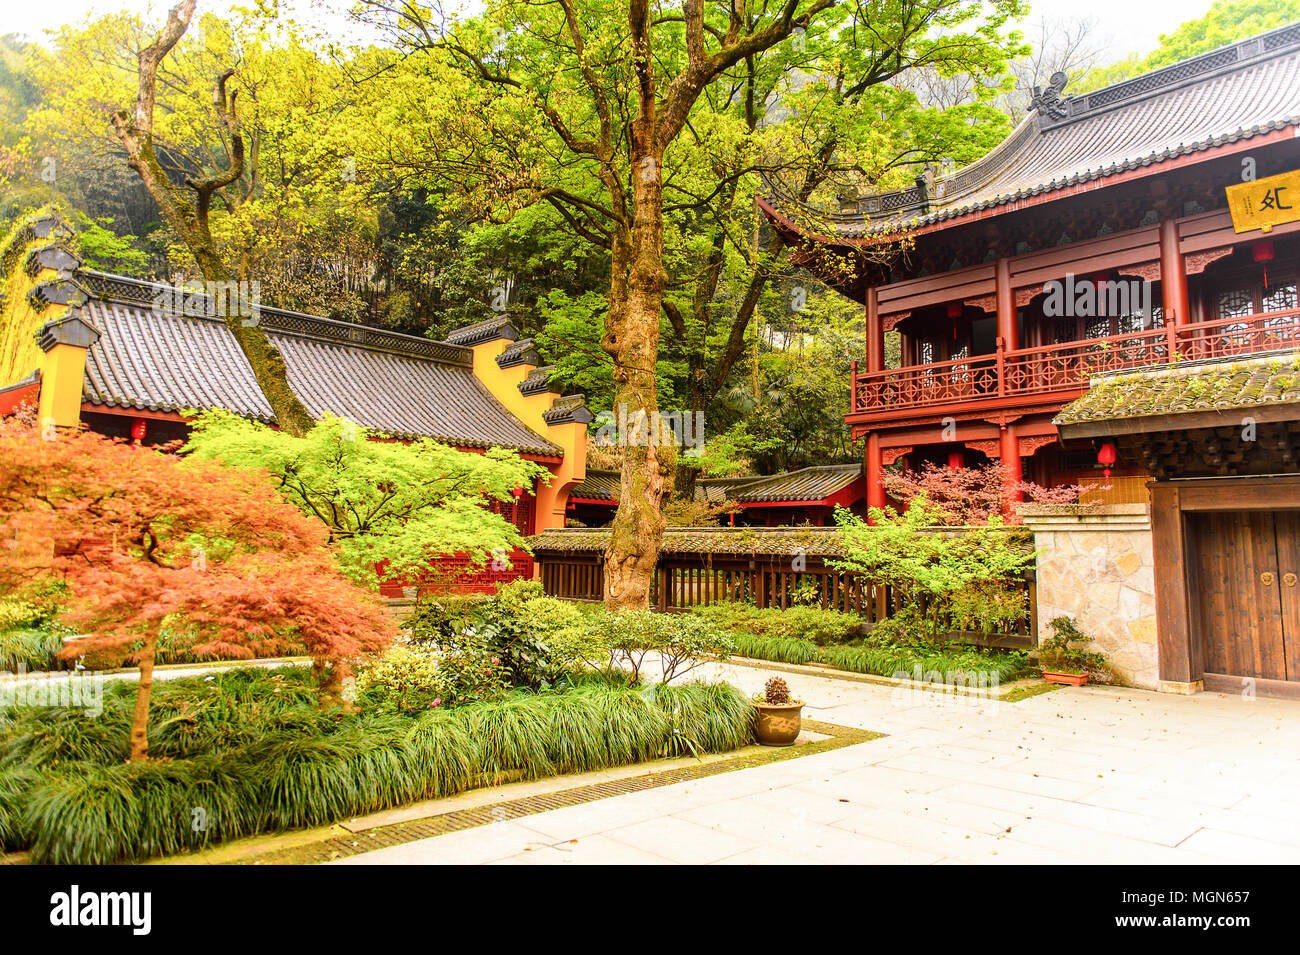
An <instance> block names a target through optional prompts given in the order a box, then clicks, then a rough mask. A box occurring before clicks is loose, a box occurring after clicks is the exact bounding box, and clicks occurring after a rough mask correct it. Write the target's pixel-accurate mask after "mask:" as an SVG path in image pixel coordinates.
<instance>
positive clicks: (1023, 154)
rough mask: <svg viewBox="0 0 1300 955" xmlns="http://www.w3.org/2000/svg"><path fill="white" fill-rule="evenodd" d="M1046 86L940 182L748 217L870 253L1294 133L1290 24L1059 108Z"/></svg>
mask: <svg viewBox="0 0 1300 955" xmlns="http://www.w3.org/2000/svg"><path fill="white" fill-rule="evenodd" d="M1058 83H1059V86H1054V87H1052V90H1055V94H1056V95H1054V96H1052V95H1049V96H1048V97H1046V98H1042V97H1036V98H1035V103H1034V106H1035V108H1033V109H1031V110H1030V112H1029V114H1028V115H1027V116H1026V117H1025V119H1024V121H1023V122H1021V123H1020V125H1019V126H1017V127H1016V129H1015V131H1014V132H1012V133H1011V135H1010V136H1008V137H1007V139H1005V140H1004V141H1003V142H1002V143H1001V144H1000V145H998V146H997V147H996V148H994V149H993V150H992V151H991V152H990V153H988V154H987V155H985V156H984V157H982V158H981V159H979V160H977V161H976V162H974V163H971V164H970V165H968V166H965V167H964V168H962V169H959V170H957V171H956V172H954V173H952V174H951V175H947V176H939V177H937V178H934V179H933V180H928V179H926V180H919V181H918V182H917V184H916V185H915V186H913V187H912V188H910V189H903V190H898V191H894V192H883V193H874V194H871V195H867V196H865V197H862V198H861V199H859V200H858V203H857V204H858V208H857V210H856V211H850V212H847V213H844V212H840V213H833V214H827V213H825V212H821V211H814V210H809V209H805V208H803V207H802V206H800V204H799V203H797V202H795V201H794V200H790V199H788V198H786V197H782V196H780V195H775V194H773V195H769V196H766V197H760V199H759V202H760V205H762V206H763V207H764V209H765V211H766V212H767V213H768V215H769V216H770V217H771V218H772V219H773V220H775V221H776V222H777V223H778V224H780V225H782V226H784V227H785V228H788V229H790V230H791V231H794V232H797V233H800V234H803V235H805V236H808V237H809V238H814V239H821V240H824V241H828V242H835V241H837V240H849V241H852V240H855V239H856V240H859V241H872V240H873V239H874V238H875V237H878V236H884V235H886V234H890V233H905V232H908V231H910V230H912V229H916V228H919V227H922V226H927V225H931V224H935V223H940V222H944V221H946V220H953V219H959V218H961V217H962V216H966V215H969V214H972V213H977V212H981V211H983V210H989V209H994V208H996V207H1000V206H1005V205H1007V204H1009V203H1014V202H1017V201H1020V200H1024V199H1027V198H1030V197H1033V196H1039V195H1043V194H1046V193H1051V192H1054V191H1056V190H1060V189H1065V188H1068V187H1071V186H1077V185H1080V184H1083V183H1088V182H1093V181H1098V180H1103V179H1105V178H1107V177H1110V176H1114V175H1117V174H1119V173H1125V172H1129V171H1131V170H1136V169H1141V168H1143V167H1146V166H1151V165H1153V164H1155V163H1158V162H1161V161H1164V160H1168V159H1173V158H1176V157H1180V156H1188V155H1192V154H1195V153H1198V152H1203V151H1205V150H1209V149H1212V148H1214V147H1218V146H1222V145H1224V144H1228V143H1233V142H1237V141H1240V140H1246V139H1251V138H1254V137H1257V136H1261V135H1265V134H1267V133H1269V132H1272V131H1275V130H1279V129H1284V128H1287V127H1294V126H1297V125H1300V23H1297V24H1291V25H1289V26H1285V27H1281V28H1279V29H1276V30H1272V31H1270V32H1268V33H1264V34H1261V35H1259V36H1255V37H1252V38H1250V39H1248V40H1242V41H1241V42H1238V43H1234V44H1231V45H1229V46H1224V47H1221V48H1219V49H1217V50H1212V51H1210V52H1208V53H1204V54H1201V55H1200V56H1195V57H1192V58H1190V59H1187V60H1183V61H1181V62H1179V63H1175V64H1173V65H1171V66H1167V67H1164V68H1162V69H1159V70H1155V71H1153V72H1150V73H1145V74H1143V75H1141V76H1137V77H1134V78H1132V79H1128V80H1125V81H1123V82H1121V83H1116V84H1114V85H1112V86H1108V87H1105V88H1104V89H1100V90H1096V91H1094V92H1091V93H1083V94H1080V95H1078V96H1066V97H1064V98H1063V99H1062V98H1060V96H1059V94H1060V92H1061V90H1062V89H1063V88H1064V86H1065V80H1064V77H1063V76H1062V77H1060V78H1059V79H1058ZM1050 92H1051V90H1049V93H1050Z"/></svg>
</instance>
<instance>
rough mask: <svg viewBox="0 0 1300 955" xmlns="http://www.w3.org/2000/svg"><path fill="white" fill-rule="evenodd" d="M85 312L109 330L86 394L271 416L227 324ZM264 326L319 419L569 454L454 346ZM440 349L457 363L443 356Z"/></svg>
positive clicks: (119, 311)
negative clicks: (521, 415) (518, 413)
mask: <svg viewBox="0 0 1300 955" xmlns="http://www.w3.org/2000/svg"><path fill="white" fill-rule="evenodd" d="M123 281H124V282H128V283H129V282H130V281H131V280H123ZM99 284H100V286H101V287H105V286H106V283H104V282H102V281H101V282H100V283H99ZM137 284H138V283H137ZM148 288H151V289H156V288H157V287H156V286H149V287H148ZM137 297H138V296H137ZM82 315H83V316H84V317H85V319H86V320H87V321H89V322H90V323H91V324H92V325H94V326H95V328H97V329H99V330H100V332H101V337H100V339H99V341H98V342H96V343H95V345H94V346H92V347H91V348H90V350H89V353H88V354H87V360H86V378H85V387H84V393H85V400H86V401H89V402H91V403H92V404H97V405H104V406H107V407H119V408H140V409H149V410H154V411H181V410H185V409H191V408H193V409H199V410H202V409H207V408H225V409H228V410H230V411H233V412H235V413H236V414H240V415H244V416H246V417H250V418H256V419H258V420H261V421H271V420H272V419H273V417H274V415H273V413H272V411H271V407H270V405H269V404H268V402H267V400H266V398H265V397H264V396H263V394H262V392H261V390H260V389H259V388H258V386H257V383H256V380H255V379H254V377H253V370H252V368H251V367H250V366H249V364H248V361H247V359H246V358H245V357H244V355H243V352H242V351H240V349H239V346H238V344H237V343H236V342H235V339H234V337H233V336H232V335H231V334H230V331H229V330H228V329H227V328H226V326H225V325H224V324H223V323H222V322H221V321H220V320H219V319H215V318H204V317H188V316H185V315H178V314H174V313H172V312H168V311H162V310H160V311H155V310H153V309H152V308H151V307H150V306H149V305H147V304H144V302H143V301H120V300H113V299H111V298H106V297H105V298H99V299H92V300H91V301H89V302H88V303H87V304H86V305H84V306H83V307H82ZM263 327H264V328H265V330H266V333H267V337H268V338H269V339H270V341H271V343H272V344H273V345H275V346H276V347H277V348H278V349H279V350H280V352H281V354H282V355H283V356H284V360H285V364H286V365H287V366H288V371H289V384H290V385H291V386H292V387H293V389H294V391H295V392H297V394H298V396H299V397H300V398H301V399H302V402H303V404H304V405H305V406H306V407H307V410H308V411H310V412H311V413H312V414H313V415H315V416H317V417H319V416H321V415H323V414H325V413H326V412H329V413H331V414H335V415H339V416H341V417H346V418H349V419H351V420H353V421H355V422H356V423H357V424H360V425H364V426H365V427H368V428H372V429H375V430H378V431H382V432H385V433H389V434H393V435H397V436H401V437H432V438H437V439H438V440H441V441H446V442H448V443H451V444H457V445H461V446H466V447H490V446H493V445H497V446H500V447H506V448H513V449H516V450H520V451H525V452H530V453H535V454H545V455H558V454H560V453H561V452H560V448H559V447H558V446H557V445H555V444H553V443H552V442H550V441H548V440H547V439H546V438H543V437H542V436H540V435H538V434H536V433H535V432H533V431H532V430H531V429H529V428H527V427H526V426H525V425H524V424H523V423H522V422H521V421H519V419H517V418H515V417H514V416H513V415H512V414H511V413H510V412H509V411H507V410H506V408H505V407H504V406H503V405H502V404H501V403H500V402H498V401H497V400H496V398H494V397H493V396H492V395H491V393H489V392H488V390H487V389H486V388H485V387H484V386H483V384H482V383H481V382H480V381H479V380H478V378H477V377H475V375H474V372H473V370H472V369H471V368H470V367H469V366H468V365H467V364H465V363H462V362H461V361H460V360H459V358H460V354H461V352H460V351H459V350H457V349H449V346H447V345H445V344H442V343H438V342H430V341H428V340H427V339H418V338H412V337H411V336H399V335H393V334H391V333H385V332H383V331H382V330H376V329H369V328H366V327H364V326H357V325H349V324H347V323H343V322H332V321H330V320H328V319H321V318H318V317H317V316H306V315H298V314H297V313H273V312H272V311H271V310H264V311H263ZM406 339H410V341H409V342H407V341H406ZM407 349H409V353H403V352H404V351H405V350H407ZM438 349H442V350H445V351H447V356H446V357H447V358H450V359H452V360H440V359H441V358H443V357H444V356H443V355H442V352H440V351H438Z"/></svg>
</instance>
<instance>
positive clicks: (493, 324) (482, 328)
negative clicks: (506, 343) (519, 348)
mask: <svg viewBox="0 0 1300 955" xmlns="http://www.w3.org/2000/svg"><path fill="white" fill-rule="evenodd" d="M518 337H519V330H518V329H516V328H515V326H514V325H513V324H512V323H511V321H510V319H509V318H507V317H506V316H505V315H494V316H493V317H492V318H488V319H484V320H483V321H481V322H475V323H474V324H473V325H462V326H461V327H460V328H457V329H456V330H455V331H453V332H451V333H450V334H449V335H448V336H447V338H446V340H447V341H448V342H450V343H451V344H453V345H481V344H482V343H483V342H490V341H492V339H494V338H507V339H509V340H510V341H514V340H515V339H516V338H518Z"/></svg>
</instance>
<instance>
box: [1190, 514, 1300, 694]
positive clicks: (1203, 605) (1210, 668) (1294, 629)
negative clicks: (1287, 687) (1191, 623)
mask: <svg viewBox="0 0 1300 955" xmlns="http://www.w3.org/2000/svg"><path fill="white" fill-rule="evenodd" d="M1188 517H1189V522H1190V525H1191V527H1190V530H1191V537H1192V543H1193V547H1194V552H1195V563H1194V571H1195V573H1196V575H1197V579H1196V582H1195V588H1194V592H1195V593H1196V594H1197V598H1196V604H1197V611H1198V615H1197V626H1198V630H1199V636H1200V641H1201V645H1202V647H1203V648H1204V650H1203V652H1204V660H1205V664H1204V665H1205V675H1206V677H1207V682H1212V678H1213V677H1215V676H1219V677H1230V678H1237V679H1240V678H1241V677H1254V678H1257V679H1261V680H1286V681H1292V682H1297V681H1300V512H1297V511H1276V512H1273V511H1222V512H1210V513H1200V514H1191V515H1189V516H1188Z"/></svg>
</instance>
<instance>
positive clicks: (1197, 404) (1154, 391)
mask: <svg viewBox="0 0 1300 955" xmlns="http://www.w3.org/2000/svg"><path fill="white" fill-rule="evenodd" d="M1292 403H1300V357H1298V356H1296V354H1295V353H1294V352H1287V353H1286V354H1283V355H1265V356H1262V357H1252V358H1249V359H1244V360H1239V361H1222V360H1218V361H1199V362H1188V363H1186V364H1181V365H1168V366H1163V367H1160V368H1154V369H1144V370H1142V371H1130V372H1123V373H1113V374H1107V375H1098V376H1094V377H1093V378H1092V381H1091V386H1090V387H1089V389H1088V392H1087V393H1086V394H1084V395H1083V396H1081V397H1079V398H1076V399H1075V400H1074V401H1072V402H1071V403H1070V404H1068V405H1066V406H1065V407H1064V408H1062V409H1061V412H1060V413H1059V414H1058V415H1057V416H1056V419H1055V421H1056V424H1058V425H1063V426H1069V425H1080V424H1085V423H1092V422H1098V421H1115V420H1120V419H1133V418H1145V417H1150V416H1153V415H1168V414H1180V413H1192V412H1204V411H1225V412H1226V411H1231V412H1238V411H1248V410H1251V409H1259V408H1262V407H1265V406H1270V405H1286V404H1292Z"/></svg>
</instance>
